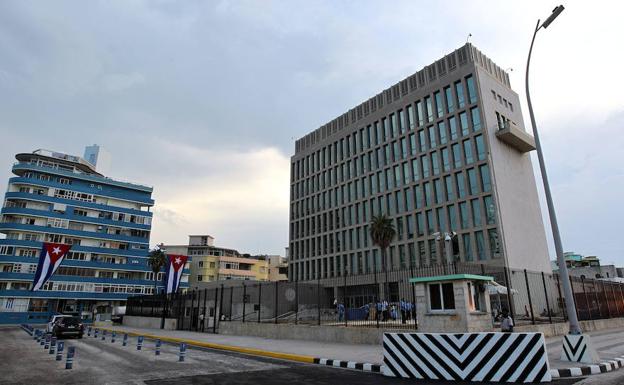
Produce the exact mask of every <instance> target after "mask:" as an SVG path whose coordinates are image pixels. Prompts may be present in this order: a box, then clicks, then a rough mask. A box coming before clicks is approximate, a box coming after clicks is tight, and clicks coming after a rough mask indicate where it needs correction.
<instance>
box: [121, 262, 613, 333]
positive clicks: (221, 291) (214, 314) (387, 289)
mask: <svg viewBox="0 0 624 385" xmlns="http://www.w3.org/2000/svg"><path fill="white" fill-rule="evenodd" d="M450 274H478V275H487V276H492V277H493V278H494V281H495V282H496V283H498V285H496V284H493V285H487V288H488V290H489V291H490V304H491V309H492V322H493V325H494V326H497V325H498V315H499V314H500V312H501V310H502V309H508V310H510V312H511V314H512V317H513V318H514V320H515V323H516V325H523V324H537V323H553V322H562V321H565V320H567V315H566V313H565V303H564V300H563V297H562V288H561V283H560V280H559V276H558V275H557V274H554V275H553V274H545V273H542V272H533V271H527V270H513V269H507V268H503V267H496V266H488V265H482V264H475V263H459V262H458V263H452V264H445V265H436V266H429V267H413V266H412V267H406V268H403V269H400V270H395V271H377V272H371V273H368V274H358V275H349V274H342V275H340V276H338V277H332V278H319V279H316V280H314V281H305V282H285V281H281V282H256V281H226V284H219V283H213V284H212V286H211V287H209V288H204V289H195V290H189V291H187V292H186V293H179V294H174V295H167V296H165V295H162V294H161V295H152V296H138V297H130V298H128V302H127V308H126V315H129V316H147V317H165V318H174V319H176V320H177V325H178V326H177V327H178V329H180V330H193V331H206V332H216V331H217V330H218V325H219V323H220V322H257V323H292V324H308V325H310V324H312V325H328V326H345V327H377V328H393V329H397V328H405V329H417V327H418V320H417V319H416V311H415V308H416V306H415V303H416V294H415V287H414V285H413V284H410V282H409V279H410V278H413V277H431V276H443V275H450ZM571 280H572V288H573V291H574V295H575V301H576V307H577V312H578V317H579V319H580V320H591V319H600V318H613V317H620V316H624V285H622V284H620V283H616V282H611V281H605V280H592V279H581V278H575V277H571Z"/></svg>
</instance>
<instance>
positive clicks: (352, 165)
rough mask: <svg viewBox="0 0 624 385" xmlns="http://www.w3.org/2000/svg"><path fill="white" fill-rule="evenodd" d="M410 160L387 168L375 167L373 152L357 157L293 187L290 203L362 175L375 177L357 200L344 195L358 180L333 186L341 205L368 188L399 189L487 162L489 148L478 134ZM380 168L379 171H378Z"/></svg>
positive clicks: (401, 159)
mask: <svg viewBox="0 0 624 385" xmlns="http://www.w3.org/2000/svg"><path fill="white" fill-rule="evenodd" d="M382 152H384V151H382ZM380 156H383V155H380ZM409 158H410V159H409V160H407V161H403V157H399V158H398V159H397V162H396V163H395V164H394V166H391V167H386V168H385V169H384V168H383V167H382V166H375V167H373V166H374V165H376V164H377V161H378V157H377V156H376V155H375V153H374V152H370V153H368V154H364V155H362V156H360V157H356V158H355V159H354V160H353V161H347V162H346V163H344V164H342V165H341V166H340V167H338V166H337V167H335V168H331V169H329V170H327V171H323V172H322V173H319V174H317V175H315V176H312V177H311V178H307V179H306V180H304V181H301V182H297V183H295V184H293V185H291V202H297V201H298V200H299V201H300V202H303V201H305V199H309V198H310V197H308V198H304V197H305V196H306V195H310V194H315V195H312V197H311V198H312V199H314V197H315V196H320V193H318V194H316V193H317V192H319V191H323V190H327V189H329V190H330V191H331V189H332V186H335V185H337V184H340V183H342V182H346V181H347V180H351V179H353V178H359V177H361V176H363V177H364V178H366V177H367V176H368V178H369V179H371V178H372V181H371V182H370V183H369V186H366V185H365V186H362V188H361V189H360V195H359V196H355V197H354V196H352V194H349V195H347V194H344V193H343V192H344V191H345V188H353V187H349V186H351V185H352V184H354V183H358V180H357V179H355V180H353V181H350V182H346V183H343V184H342V185H340V186H336V187H334V189H337V190H335V191H337V193H339V194H341V195H340V200H339V201H338V202H339V204H342V203H344V200H349V199H351V200H353V199H357V198H358V197H364V196H367V195H368V193H369V189H368V187H370V193H372V194H375V193H377V192H378V191H384V190H386V189H392V188H394V187H399V186H400V185H402V184H409V183H411V182H412V181H413V182H418V181H420V180H424V179H427V178H430V177H435V176H436V175H440V174H441V173H445V172H450V171H451V170H452V169H459V168H462V167H463V166H465V165H471V164H473V163H474V162H475V161H481V160H486V159H487V149H486V144H485V139H484V137H483V135H481V134H479V135H476V136H474V138H472V139H466V140H463V141H462V142H459V143H454V144H452V145H450V146H446V147H443V148H440V149H438V150H434V151H431V152H430V153H429V154H425V155H422V156H419V157H418V156H414V157H409ZM406 159H407V158H406ZM378 169H379V170H380V171H377V172H375V171H376V170H378ZM326 192H327V191H323V193H326ZM300 198H301V199H300Z"/></svg>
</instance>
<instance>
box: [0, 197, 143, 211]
mask: <svg viewBox="0 0 624 385" xmlns="http://www.w3.org/2000/svg"><path fill="white" fill-rule="evenodd" d="M4 198H5V199H18V200H29V201H36V202H46V203H61V204H65V205H67V206H74V207H85V208H89V209H93V210H101V211H116V212H120V213H128V214H135V215H142V216H147V217H151V216H152V213H151V212H149V211H143V210H138V209H128V208H125V207H120V206H110V205H106V204H102V203H95V202H85V201H79V200H73V199H63V198H57V197H51V196H48V195H39V194H32V193H27V192H7V193H6V194H5V195H4Z"/></svg>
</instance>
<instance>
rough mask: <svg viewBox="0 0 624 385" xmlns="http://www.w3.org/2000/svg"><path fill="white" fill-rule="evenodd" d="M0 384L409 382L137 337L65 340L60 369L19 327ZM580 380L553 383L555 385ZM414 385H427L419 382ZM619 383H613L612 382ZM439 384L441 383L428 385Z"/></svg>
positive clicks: (2, 359)
mask: <svg viewBox="0 0 624 385" xmlns="http://www.w3.org/2000/svg"><path fill="white" fill-rule="evenodd" d="M0 341H2V342H0V373H2V376H1V378H0V383H2V384H7V385H8V384H29V385H30V384H149V385H166V384H176V385H184V384H232V385H234V384H241V385H243V384H254V385H265V384H266V385H268V384H274V385H280V384H284V385H286V384H288V385H293V384H306V385H307V384H310V385H312V384H319V385H321V384H340V385H350V384H353V385H369V384H370V385H373V384H375V385H377V384H381V385H383V384H413V383H415V381H409V380H402V379H393V378H388V377H384V376H382V375H380V374H374V373H365V372H361V371H355V370H347V369H339V368H332V367H324V366H319V365H313V364H301V363H293V362H288V361H282V360H276V359H270V358H262V357H253V356H248V355H242V354H238V353H229V352H220V351H214V350H208V349H189V350H187V355H186V361H185V362H182V363H181V362H178V350H179V349H178V346H174V345H168V344H163V346H162V349H161V355H160V356H156V355H155V346H154V345H155V344H154V341H150V340H146V341H145V343H144V346H143V349H142V350H141V351H137V349H136V338H135V337H131V338H130V341H129V344H128V346H126V347H122V344H121V338H120V337H119V336H118V337H117V341H116V342H115V343H114V344H113V343H111V342H110V336H107V338H106V340H105V341H102V340H100V339H99V338H98V339H95V338H93V337H87V336H86V335H85V337H84V338H83V339H82V340H79V339H67V340H64V341H65V353H66V352H67V347H68V346H74V347H76V356H75V361H74V367H73V369H71V370H66V369H65V356H64V357H63V361H61V362H59V361H55V358H54V355H51V354H48V352H47V351H44V349H43V348H42V347H41V346H40V345H38V344H36V342H35V341H33V339H32V337H31V336H30V335H28V334H27V333H26V332H24V331H23V330H21V329H18V328H3V329H0ZM577 381H579V380H569V379H568V380H558V381H556V382H555V384H556V385H568V384H573V383H575V382H577ZM417 383H418V384H427V382H424V381H418V382H417ZM615 383H618V382H615ZM432 384H437V385H440V382H432Z"/></svg>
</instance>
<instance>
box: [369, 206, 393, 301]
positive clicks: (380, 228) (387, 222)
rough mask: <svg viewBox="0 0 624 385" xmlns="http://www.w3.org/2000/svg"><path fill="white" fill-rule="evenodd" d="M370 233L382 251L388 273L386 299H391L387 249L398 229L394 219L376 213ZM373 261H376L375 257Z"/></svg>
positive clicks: (384, 269)
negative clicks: (393, 221)
mask: <svg viewBox="0 0 624 385" xmlns="http://www.w3.org/2000/svg"><path fill="white" fill-rule="evenodd" d="M370 235H371V239H372V240H373V244H374V245H376V246H379V249H380V251H381V268H382V269H383V270H382V271H384V272H385V273H386V283H385V284H384V297H386V298H385V299H386V300H390V298H388V294H389V292H388V289H389V288H388V269H387V263H386V250H387V249H388V247H389V246H390V243H391V242H392V240H393V239H394V236H395V235H396V230H395V229H394V224H393V223H392V219H390V218H388V217H387V216H386V215H385V214H379V215H374V216H373V219H372V220H371V224H370ZM373 262H375V263H376V261H374V258H373ZM374 268H375V271H377V266H374Z"/></svg>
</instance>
